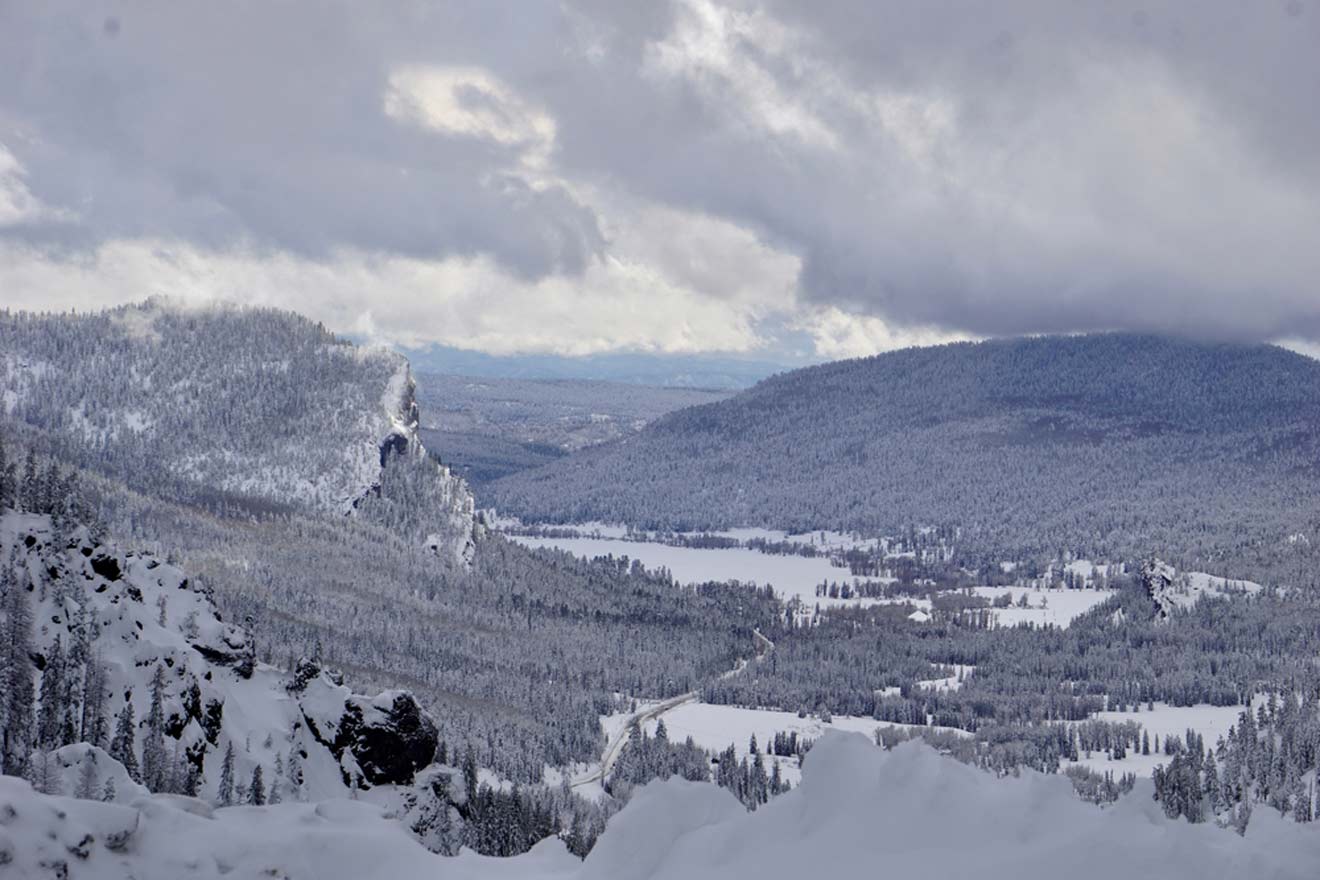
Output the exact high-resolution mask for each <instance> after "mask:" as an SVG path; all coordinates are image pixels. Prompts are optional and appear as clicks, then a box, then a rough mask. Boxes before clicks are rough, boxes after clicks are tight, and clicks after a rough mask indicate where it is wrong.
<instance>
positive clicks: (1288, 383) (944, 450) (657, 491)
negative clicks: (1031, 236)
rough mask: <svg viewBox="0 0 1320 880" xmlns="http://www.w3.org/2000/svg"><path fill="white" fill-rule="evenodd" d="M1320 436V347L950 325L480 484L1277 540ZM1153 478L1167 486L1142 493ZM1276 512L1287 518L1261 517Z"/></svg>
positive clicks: (702, 525) (658, 521) (657, 502)
mask: <svg viewBox="0 0 1320 880" xmlns="http://www.w3.org/2000/svg"><path fill="white" fill-rule="evenodd" d="M1317 434H1320V362H1316V361H1313V360H1310V359H1308V358H1306V357H1304V356H1302V355H1299V354H1296V353H1293V352H1290V351H1286V350H1284V349H1281V348H1277V347H1274V346H1265V345H1256V346H1251V345H1238V344H1232V343H1197V342H1189V341H1187V340H1181V339H1176V338H1167V337H1158V336H1149V335H1139V334H1096V335H1089V336H1074V337H1037V338H1030V339H1013V340H992V341H988V342H981V343H951V344H948V345H944V346H938V347H932V348H919V349H907V350H903V351H899V352H891V353H886V354H881V355H876V356H873V357H870V358H864V359H856V360H850V361H840V362H835V363H831V364H823V365H817V366H812V367H805V368H803V369H801V370H797V371H793V372H790V373H784V374H780V375H777V376H773V377H770V378H768V379H765V380H763V381H762V382H760V383H758V384H757V385H756V386H754V387H753V388H751V389H749V390H747V391H745V392H742V393H740V394H738V395H736V396H734V397H731V398H729V399H728V400H725V401H720V402H716V403H712V404H706V405H703V406H699V407H694V408H690V409H685V410H679V411H676V412H673V413H670V414H668V415H666V416H664V417H662V418H660V419H657V420H656V421H655V422H654V423H652V424H651V425H649V426H648V427H647V428H646V429H644V430H643V431H642V432H640V433H639V434H637V435H635V436H633V437H629V438H626V439H624V440H621V441H619V442H616V443H613V444H607V445H604V446H601V447H597V448H594V449H590V450H586V451H584V452H581V453H577V454H575V455H572V456H569V457H567V458H564V459H561V460H558V461H555V462H552V463H550V464H548V465H544V466H542V467H540V468H537V469H534V470H529V471H525V472H522V473H519V474H515V475H513V476H510V477H506V478H504V479H502V480H499V481H496V482H495V483H493V484H492V485H491V489H490V496H489V499H483V503H486V502H487V500H488V501H489V503H492V504H493V505H494V506H496V507H497V508H498V509H499V510H500V512H501V513H504V514H512V515H517V516H520V517H523V518H524V519H532V520H543V521H551V522H563V521H572V520H604V521H614V522H625V523H629V524H633V525H639V526H645V527H650V528H675V529H712V528H726V527H731V526H768V527H774V528H784V529H786V530H789V531H800V530H810V529H817V528H834V529H841V530H861V531H876V530H891V533H892V530H900V529H903V528H907V527H910V526H914V525H917V526H920V525H933V524H950V525H957V526H962V527H964V528H966V529H967V530H968V531H969V532H973V533H977V534H979V535H982V536H984V540H983V541H982V542H981V543H982V546H983V547H984V548H986V549H987V550H988V549H991V548H995V547H997V548H999V549H1018V548H1022V547H1026V548H1028V549H1040V550H1043V549H1046V548H1048V547H1050V545H1054V547H1053V549H1057V548H1058V547H1060V546H1072V547H1074V548H1076V549H1079V550H1080V549H1087V550H1089V551H1092V552H1116V551H1120V550H1137V551H1138V552H1140V553H1144V552H1147V550H1149V549H1151V547H1149V546H1147V545H1153V546H1154V548H1155V549H1160V550H1164V549H1165V545H1167V544H1174V545H1176V544H1177V543H1178V541H1177V530H1175V529H1173V528H1172V527H1171V526H1172V524H1173V522H1174V520H1178V521H1180V522H1182V523H1183V524H1185V525H1193V532H1195V530H1196V529H1198V528H1202V529H1203V528H1209V529H1210V530H1211V531H1214V532H1216V533H1217V538H1218V537H1223V538H1227V537H1228V536H1229V533H1231V532H1232V531H1233V530H1234V528H1236V527H1237V526H1239V525H1246V526H1249V527H1250V528H1251V530H1252V531H1253V532H1256V534H1255V535H1252V538H1253V539H1254V538H1259V537H1261V535H1265V534H1267V535H1268V536H1269V537H1270V540H1275V539H1277V534H1275V533H1277V532H1279V528H1280V527H1281V526H1282V522H1281V520H1283V519H1287V520H1289V521H1293V522H1294V524H1295V525H1297V526H1298V527H1301V526H1307V525H1310V523H1309V522H1307V521H1305V520H1307V516H1306V513H1307V509H1306V505H1305V504H1304V501H1305V495H1306V493H1307V492H1310V491H1312V490H1317V489H1320V473H1317V470H1316V467H1315V461H1316V453H1317V452H1318V451H1320V443H1318V442H1317V439H1316V437H1317ZM1138 484H1141V485H1142V487H1143V488H1144V489H1145V490H1147V491H1150V492H1152V493H1153V496H1151V497H1155V498H1159V499H1160V502H1159V504H1158V505H1154V506H1151V505H1149V504H1146V505H1143V504H1142V498H1143V497H1144V496H1142V495H1141V494H1140V493H1139V492H1138V491H1137V485H1138ZM1235 484H1236V485H1237V486H1238V487H1239V488H1240V489H1241V490H1242V492H1241V493H1240V494H1241V496H1242V497H1241V498H1240V499H1236V500H1234V499H1230V498H1229V497H1227V495H1228V489H1227V487H1229V486H1234V485H1235ZM606 487H610V488H608V489H607V488H606ZM1060 493H1062V494H1063V495H1064V496H1066V497H1065V498H1061V499H1060V498H1057V497H1053V496H1057V495H1059V494H1060ZM1243 501H1245V502H1246V503H1245V504H1242V503H1241V502H1243ZM1143 506H1144V507H1145V509H1144V510H1141V509H1138V508H1142V507H1143ZM1235 506H1236V507H1243V508H1251V509H1250V510H1246V509H1243V510H1240V511H1238V512H1234V511H1233V510H1231V509H1229V508H1232V507H1235ZM1032 508H1039V510H1032ZM1198 508H1206V510H1203V511H1202V512H1201V513H1199V514H1198V513H1197V510H1198ZM1209 508H1215V509H1214V510H1210V509H1209ZM1219 508H1224V509H1222V510H1221V509H1219ZM951 511H959V512H961V516H960V515H958V514H954V513H951ZM1164 513H1167V514H1168V515H1167V516H1165V515H1164ZM1189 517H1191V518H1193V519H1197V518H1198V517H1199V521H1198V522H1196V523H1189V522H1188V518H1189ZM1262 517H1263V518H1265V519H1272V520H1274V521H1275V522H1272V523H1270V524H1269V525H1270V527H1269V528H1268V529H1261V528H1258V526H1259V525H1260V523H1259V522H1258V520H1260V519H1261V518H1262ZM1088 520H1090V521H1089V522H1088ZM1218 543H1219V546H1218V547H1217V548H1216V549H1214V552H1216V553H1222V552H1227V550H1228V543H1226V542H1218ZM1178 549H1182V550H1184V551H1188V552H1190V553H1191V554H1192V556H1193V557H1195V556H1196V554H1198V553H1203V552H1210V551H1211V549H1212V548H1210V547H1208V546H1202V547H1196V546H1194V541H1187V542H1183V544H1182V546H1181V547H1180V548H1178Z"/></svg>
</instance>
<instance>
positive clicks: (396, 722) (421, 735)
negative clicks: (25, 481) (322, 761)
mask: <svg viewBox="0 0 1320 880" xmlns="http://www.w3.org/2000/svg"><path fill="white" fill-rule="evenodd" d="M363 703H366V701H365V700H363ZM437 742H438V735H437V732H436V727H435V722H433V721H432V720H431V719H430V718H428V717H427V715H426V713H425V712H423V711H422V707H421V706H419V705H418V704H417V701H416V700H415V699H413V696H412V694H409V693H404V692H400V693H397V694H395V696H394V702H393V704H392V705H391V706H390V708H389V709H381V708H379V707H377V706H374V705H372V704H370V703H366V711H365V712H364V711H363V706H362V705H361V704H359V703H357V702H355V701H350V702H348V703H347V704H346V705H345V707H344V718H343V720H342V721H341V722H340V725H339V736H338V737H336V741H335V751H336V752H337V753H339V754H342V751H343V749H345V748H346V749H348V750H349V751H350V752H352V753H353V758H354V759H355V760H356V761H357V763H358V766H359V767H361V768H362V775H363V777H364V778H365V779H366V780H367V782H369V783H371V784H372V785H390V784H394V785H408V784H411V783H412V781H413V777H414V776H415V775H416V774H417V771H418V770H421V769H422V768H423V767H426V766H427V765H429V764H430V763H431V760H432V759H433V758H434V757H435V747H436V744H437Z"/></svg>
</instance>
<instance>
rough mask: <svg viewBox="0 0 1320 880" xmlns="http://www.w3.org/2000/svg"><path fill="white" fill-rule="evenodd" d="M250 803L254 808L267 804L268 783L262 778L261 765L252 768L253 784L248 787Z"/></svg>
mask: <svg viewBox="0 0 1320 880" xmlns="http://www.w3.org/2000/svg"><path fill="white" fill-rule="evenodd" d="M248 803H249V804H251V805H252V806H254V807H261V806H265V804H266V783H265V780H264V778H263V777H262V772H261V765H260V764H258V765H257V766H256V767H253V768H252V782H251V784H249V785H248Z"/></svg>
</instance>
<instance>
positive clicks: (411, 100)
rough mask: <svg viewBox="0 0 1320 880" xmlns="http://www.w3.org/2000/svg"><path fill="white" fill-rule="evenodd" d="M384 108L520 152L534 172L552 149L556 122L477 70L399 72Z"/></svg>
mask: <svg viewBox="0 0 1320 880" xmlns="http://www.w3.org/2000/svg"><path fill="white" fill-rule="evenodd" d="M384 109H385V114H386V115H387V116H389V117H390V118H391V119H394V120H396V121H400V122H409V123H413V124H417V125H422V126H425V127H427V128H430V129H432V130H434V131H438V132H443V133H446V134H452V135H460V136H465V137H474V138H485V139H489V140H492V141H495V142H496V143H499V144H503V145H505V146H513V147H519V148H521V149H522V150H523V151H524V152H523V158H524V161H525V162H526V163H527V164H528V165H529V166H530V167H533V168H540V167H543V166H544V165H545V164H546V162H547V161H548V157H549V154H550V151H551V150H552V149H553V148H554V142H555V121H554V119H552V118H551V117H550V116H549V115H547V114H546V113H545V112H544V111H543V110H541V109H539V108H536V107H534V106H532V105H531V104H530V103H529V102H527V101H526V100H525V99H524V98H522V97H521V96H520V95H518V94H517V93H516V92H515V91H514V90H513V89H511V88H510V87H509V86H508V85H506V84H505V83H503V82H500V80H499V79H497V78H496V77H495V76H494V74H492V73H490V72H489V71H486V70H481V69H479V68H466V67H440V66H428V65H408V66H404V67H401V68H399V69H397V70H395V71H394V72H393V73H392V74H390V77H389V86H388V88H387V90H386V92H385V96H384Z"/></svg>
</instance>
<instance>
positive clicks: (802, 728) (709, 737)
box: [601, 702, 970, 785]
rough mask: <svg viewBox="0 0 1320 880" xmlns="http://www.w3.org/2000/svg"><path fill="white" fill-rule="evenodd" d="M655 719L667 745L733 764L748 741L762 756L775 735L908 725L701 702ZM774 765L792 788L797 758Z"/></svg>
mask: <svg viewBox="0 0 1320 880" xmlns="http://www.w3.org/2000/svg"><path fill="white" fill-rule="evenodd" d="M661 717H662V718H663V720H664V723H665V728H666V730H667V731H668V735H669V739H670V741H672V742H682V741H683V740H685V739H687V738H688V737H689V736H690V737H692V741H693V742H694V743H696V744H697V745H699V746H701V747H702V748H704V749H709V750H710V751H721V750H723V749H726V748H728V747H729V746H730V745H733V747H734V748H735V749H736V750H737V752H738V757H739V759H742V758H744V757H746V756H747V755H749V754H750V748H751V740H752V737H753V736H755V737H756V742H757V746H758V747H759V748H760V750H761V751H762V752H763V753H764V752H766V751H768V749H769V746H770V744H771V743H772V742H773V740H774V735H775V734H776V733H796V734H797V735H798V738H799V739H809V740H818V739H820V738H821V737H822V736H824V735H825V734H826V733H828V732H829V731H831V730H837V731H846V732H852V733H860V734H863V735H864V736H867V737H869V738H872V739H873V738H874V737H875V731H876V728H878V727H911V726H912V725H905V724H891V723H890V722H887V721H876V720H875V719H874V718H859V717H854V716H849V715H835V716H834V717H833V718H832V719H831V720H830V721H822V720H821V719H820V718H819V717H818V716H816V715H807V717H805V718H799V717H798V716H797V713H795V712H781V711H778V710H775V709H744V708H742V707H740V706H720V705H713V704H711V703H701V702H691V703H685V704H683V705H681V706H678V707H676V708H674V709H671V710H669V711H668V712H665V713H664V714H663V716H661ZM620 719H622V721H621V720H620ZM620 723H627V716H620V715H606V716H603V717H602V718H601V726H602V728H604V729H605V730H606V731H607V732H608V731H610V730H611V729H616V728H617V726H618V725H619V724H620ZM643 726H644V727H645V729H646V731H647V733H649V734H654V733H655V730H656V728H657V727H658V726H659V719H656V720H652V721H647V722H646V724H645V725H643ZM925 729H931V730H946V731H952V732H954V733H957V734H959V735H961V736H969V735H970V734H968V733H966V732H965V731H961V730H957V731H955V730H954V729H953V728H951V727H935V728H925ZM775 763H778V764H779V771H780V774H781V775H782V776H783V777H784V779H786V780H787V781H789V782H791V783H792V784H794V785H797V784H798V781H799V780H800V779H801V775H802V774H801V770H800V768H799V766H798V760H797V758H795V757H774V756H770V755H767V756H766V766H767V767H772V766H774V764H775Z"/></svg>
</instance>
